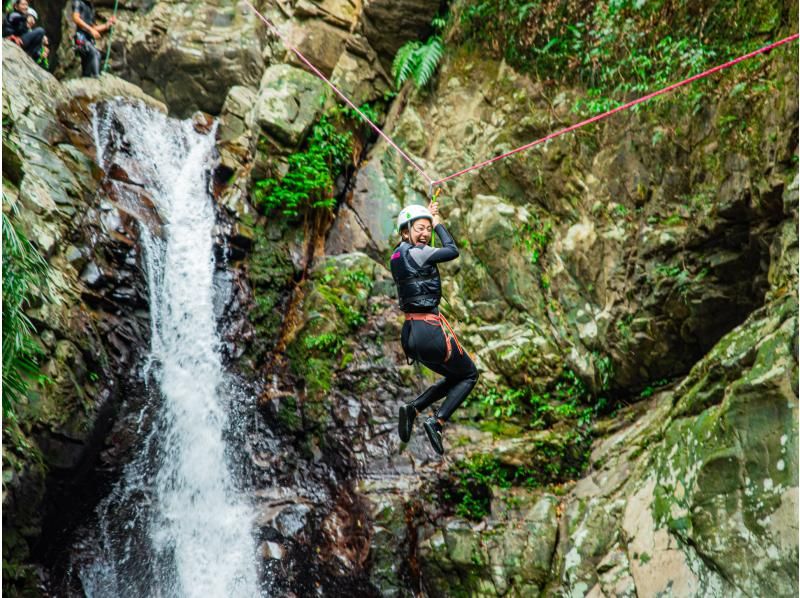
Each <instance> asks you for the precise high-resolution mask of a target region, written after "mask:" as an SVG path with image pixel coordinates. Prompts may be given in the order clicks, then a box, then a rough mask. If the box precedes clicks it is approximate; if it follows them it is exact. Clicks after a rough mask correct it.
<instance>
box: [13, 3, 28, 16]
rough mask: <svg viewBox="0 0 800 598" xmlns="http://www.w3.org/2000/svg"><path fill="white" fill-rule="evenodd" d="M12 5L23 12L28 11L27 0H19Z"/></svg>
mask: <svg viewBox="0 0 800 598" xmlns="http://www.w3.org/2000/svg"><path fill="white" fill-rule="evenodd" d="M14 6H16V7H17V10H18V11H19V12H21V13H23V14H25V13H26V12H28V0H19V1H18V2H17V3H16V4H15V5H14Z"/></svg>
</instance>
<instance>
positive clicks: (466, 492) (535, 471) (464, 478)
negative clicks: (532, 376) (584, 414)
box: [442, 431, 590, 521]
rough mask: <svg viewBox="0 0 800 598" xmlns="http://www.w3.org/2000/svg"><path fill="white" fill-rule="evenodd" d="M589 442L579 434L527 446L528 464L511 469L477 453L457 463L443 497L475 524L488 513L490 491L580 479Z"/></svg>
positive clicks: (498, 460)
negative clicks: (529, 460) (529, 450)
mask: <svg viewBox="0 0 800 598" xmlns="http://www.w3.org/2000/svg"><path fill="white" fill-rule="evenodd" d="M589 444H590V438H589V435H588V434H585V433H583V432H581V431H573V432H571V433H569V434H567V435H566V436H565V437H558V436H555V435H554V436H553V437H552V438H543V439H540V440H536V441H534V442H532V443H531V463H530V464H529V465H526V466H511V465H508V464H505V463H503V462H502V461H501V460H500V459H498V458H497V457H495V456H493V455H489V454H485V453H480V454H477V455H473V456H471V457H470V458H468V459H465V460H463V461H459V462H458V463H456V464H455V465H454V466H453V467H452V469H451V478H450V480H449V482H448V484H446V485H445V487H444V489H443V493H442V494H443V497H444V499H445V500H447V501H448V502H451V503H453V504H454V505H455V512H456V515H458V516H460V517H464V518H466V519H471V520H474V521H479V520H481V519H483V518H484V517H486V516H487V515H488V514H489V512H490V510H491V501H492V488H494V487H497V488H502V489H508V488H511V487H513V486H521V487H524V488H528V489H532V488H540V487H544V486H551V485H554V484H561V483H563V482H566V481H569V480H574V479H576V478H577V477H578V476H580V474H581V472H582V471H583V469H584V468H585V466H586V462H587V460H588V456H589V450H588V449H589Z"/></svg>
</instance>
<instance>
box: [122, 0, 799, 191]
mask: <svg viewBox="0 0 800 598" xmlns="http://www.w3.org/2000/svg"><path fill="white" fill-rule="evenodd" d="M115 2H116V0H115ZM244 3H245V4H246V5H247V6H248V7H250V10H252V11H253V12H254V13H255V14H256V15H257V16H258V17H259V18H260V19H261V20H262V21H263V22H264V23H265V24H266V25H267V27H269V29H270V30H271V31H272V32H273V33H274V34H275V35H276V36H277V37H278V38H279V39H280V40H281V41H282V42H283V44H284V45H285V46H286V47H287V48H288V49H289V50H291V51H292V52H294V54H295V55H296V56H297V57H298V58H299V59H300V61H301V62H302V63H303V64H305V65H306V66H307V67H308V68H309V69H311V71H312V72H313V73H314V74H315V75H317V76H318V77H319V78H320V79H322V80H323V81H324V82H325V83H326V84H327V85H328V87H330V88H331V89H332V90H333V91H334V92H335V93H336V95H338V96H339V97H340V98H342V100H344V102H345V103H346V104H347V105H348V106H350V107H351V108H352V109H353V110H355V111H356V112H357V113H358V114H359V115H360V116H361V118H363V119H364V121H365V122H366V123H367V124H369V126H370V127H371V128H372V129H373V130H374V131H375V132H376V133H377V134H378V135H380V136H381V137H382V138H383V139H384V140H385V141H386V142H387V143H388V144H389V145H391V146H392V147H393V148H394V149H395V150H396V151H397V153H398V154H400V156H401V157H402V158H403V159H404V160H405V161H406V162H408V163H409V164H410V165H411V166H412V167H413V168H414V169H415V170H416V171H417V172H418V173H419V175H420V176H421V177H422V178H423V179H424V180H425V181H426V182H427V183H428V196H429V197H432V196H433V190H434V188H435V187H439V186H440V185H442V184H443V183H445V182H447V181H451V180H453V179H455V178H457V177H460V176H463V175H465V174H467V173H468V172H472V171H473V170H477V169H479V168H484V167H485V166H489V165H490V164H494V163H495V162H497V161H498V160H503V159H505V158H508V157H509V156H513V155H514V154H517V153H519V152H523V151H525V150H528V149H530V148H532V147H534V146H536V145H540V144H542V143H545V142H547V141H550V140H551V139H555V138H556V137H560V136H561V135H565V134H567V133H570V132H572V131H575V130H577V129H580V128H581V127H585V126H587V125H590V124H592V123H596V122H598V121H601V120H603V119H605V118H608V117H609V116H611V115H612V114H616V113H617V112H622V111H623V110H628V109H629V108H632V107H634V106H636V105H638V104H642V103H644V102H646V101H648V100H652V99H653V98H655V97H658V96H660V95H663V94H665V93H669V92H671V91H674V90H676V89H678V88H679V87H683V86H684V85H688V84H689V83H693V82H695V81H698V80H700V79H703V78H705V77H708V76H710V75H713V74H714V73H717V72H719V71H722V70H724V69H727V68H729V67H732V66H734V65H736V64H739V63H740V62H743V61H745V60H748V59H750V58H753V57H754V56H758V55H759V54H765V53H767V52H769V51H771V50H774V49H775V48H777V47H778V46H782V45H784V44H788V43H789V42H793V41H795V40H797V38H798V37H800V34H797V33H795V34H794V35H790V36H789V37H785V38H783V39H781V40H779V41H777V42H773V43H771V44H768V45H766V46H764V47H763V48H759V49H758V50H754V51H752V52H749V53H748V54H744V55H743V56H740V57H739V58H735V59H733V60H730V61H728V62H726V63H724V64H720V65H718V66H715V67H713V68H710V69H708V70H706V71H703V72H702V73H698V74H697V75H693V76H691V77H689V78H687V79H684V80H682V81H679V82H677V83H673V84H672V85H668V86H667V87H664V88H662V89H659V90H658V91H654V92H652V93H649V94H647V95H645V96H642V97H641V98H638V99H636V100H633V101H630V102H628V103H626V104H623V105H621V106H617V107H616V108H613V109H612V110H608V111H607V112H603V113H602V114H598V115H596V116H593V117H591V118H587V119H586V120H583V121H581V122H579V123H576V124H574V125H571V126H569V127H566V128H564V129H561V130H560V131H556V132H554V133H550V134H549V135H547V136H545V137H542V138H541V139H537V140H535V141H531V142H530V143H526V144H525V145H522V146H520V147H518V148H515V149H512V150H510V151H508V152H505V153H503V154H500V155H499V156H495V157H493V158H489V159H488V160H484V161H482V162H478V163H477V164H473V165H472V166H469V167H467V168H464V169H462V170H459V171H457V172H454V173H453V174H450V175H447V176H445V177H442V178H440V179H433V178H432V177H431V176H429V175H428V173H426V172H425V171H424V170H423V169H422V167H421V166H420V165H419V164H417V163H416V162H415V161H414V160H413V159H412V158H411V157H410V156H409V155H408V154H407V153H406V152H404V151H403V150H402V149H400V147H399V146H398V145H397V144H396V143H395V142H394V141H393V140H392V138H391V137H389V136H388V135H387V134H386V133H384V132H383V131H382V130H381V129H380V127H378V125H376V124H375V123H374V122H372V121H371V120H370V119H369V118H367V116H366V115H365V114H364V113H363V112H362V111H361V110H360V109H359V108H358V107H357V106H356V105H355V104H354V103H353V102H351V101H350V99H349V98H348V97H347V96H346V95H344V93H342V92H341V91H340V90H339V89H338V88H337V87H336V86H335V85H334V84H333V83H331V82H330V81H329V80H328V78H327V77H325V75H323V74H322V73H321V72H320V70H319V69H318V68H317V67H315V66H314V65H313V64H312V63H311V62H310V61H309V60H308V59H307V58H306V57H305V56H303V54H302V53H301V52H300V50H298V49H297V48H295V47H294V46H292V45H291V44H290V43H289V41H288V40H287V39H286V37H285V36H284V35H283V34H282V33H281V32H280V31H279V30H278V28H277V27H276V26H275V25H274V24H273V23H272V21H270V20H269V19H267V18H266V17H265V16H264V15H262V14H261V13H260V12H259V11H258V10H256V8H255V6H253V5H252V4H251V3H250V1H249V0H244Z"/></svg>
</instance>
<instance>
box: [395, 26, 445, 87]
mask: <svg viewBox="0 0 800 598" xmlns="http://www.w3.org/2000/svg"><path fill="white" fill-rule="evenodd" d="M443 53H444V43H443V42H442V38H441V36H439V35H432V36H431V37H429V38H428V40H427V41H426V42H425V43H422V42H419V41H410V42H406V43H405V44H403V46H402V47H401V48H400V49H399V50H398V51H397V54H396V55H395V57H394V61H393V62H392V76H393V77H394V84H395V86H396V87H398V88H400V87H402V86H403V84H404V83H405V82H406V81H408V80H409V79H413V80H414V85H415V86H416V88H417V89H422V88H423V87H425V86H426V85H427V84H428V83H429V82H430V80H431V79H432V78H433V75H434V73H435V72H436V69H437V68H438V66H439V62H440V61H441V59H442V54H443Z"/></svg>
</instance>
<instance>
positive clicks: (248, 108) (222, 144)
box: [217, 85, 257, 170]
mask: <svg viewBox="0 0 800 598" xmlns="http://www.w3.org/2000/svg"><path fill="white" fill-rule="evenodd" d="M256 97H257V93H256V92H255V91H254V90H253V89H251V88H250V87H244V86H242V85H235V86H234V87H231V89H230V91H229V92H228V97H226V98H225V103H224V104H223V106H222V111H221V112H220V117H219V126H218V127H217V140H218V147H219V151H220V160H221V162H222V164H223V165H224V166H225V167H227V168H229V169H230V170H236V169H237V168H239V167H240V166H242V165H244V164H246V163H247V162H249V161H250V160H251V159H252V156H251V153H252V143H253V132H252V128H251V124H252V113H253V106H254V105H255V103H256Z"/></svg>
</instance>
